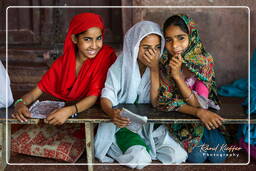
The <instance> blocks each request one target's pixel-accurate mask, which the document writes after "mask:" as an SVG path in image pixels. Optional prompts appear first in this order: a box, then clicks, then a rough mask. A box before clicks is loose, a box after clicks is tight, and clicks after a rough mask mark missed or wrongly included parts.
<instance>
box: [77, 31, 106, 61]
mask: <svg viewBox="0 0 256 171" xmlns="http://www.w3.org/2000/svg"><path fill="white" fill-rule="evenodd" d="M72 41H73V43H74V44H76V45H77V49H78V52H77V57H78V58H79V59H80V60H82V61H84V60H86V59H87V58H94V57H95V56H96V55H97V54H98V52H99V51H100V49H101V48H102V46H103V40H102V31H101V29H100V28H98V27H92V28H89V29H88V30H86V31H85V32H83V33H81V34H78V35H76V36H75V35H72Z"/></svg>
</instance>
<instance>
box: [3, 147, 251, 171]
mask: <svg viewBox="0 0 256 171" xmlns="http://www.w3.org/2000/svg"><path fill="white" fill-rule="evenodd" d="M85 159H86V153H84V154H83V155H82V156H81V158H80V159H79V160H78V164H79V163H86V160H85ZM96 162H97V161H96ZM246 162H247V153H245V152H244V151H241V152H240V153H239V157H238V158H235V157H230V158H228V159H227V160H226V164H228V163H230V164H237V163H246ZM10 163H37V164H40V163H53V164H54V163H56V164H57V163H60V162H59V161H56V160H52V159H45V158H40V157H32V156H27V155H22V154H18V153H12V154H11V159H10ZM97 163H98V162H97ZM154 164H159V165H151V166H147V167H145V168H144V169H143V171H169V170H171V171H181V170H182V171H210V170H222V171H226V170H232V171H233V170H234V171H235V170H237V171H243V170H244V171H245V170H246V171H250V170H254V171H255V170H256V161H254V160H252V161H251V163H250V164H249V165H244V166H238V165H226V166H223V165H215V166H210V165H172V166H167V165H161V164H160V163H158V162H154ZM58 170H61V171H70V170H72V171H86V170H87V166H86V165H80V166H79V165H70V166H64V165H60V166H56V165H48V166H44V165H41V166H36V165H8V166H7V167H6V169H5V171H58ZM94 170H95V171H131V170H133V169H130V168H127V167H125V166H120V165H97V166H94Z"/></svg>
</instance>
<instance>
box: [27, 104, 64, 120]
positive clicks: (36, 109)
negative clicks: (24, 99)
mask: <svg viewBox="0 0 256 171" xmlns="http://www.w3.org/2000/svg"><path fill="white" fill-rule="evenodd" d="M64 106H65V102H60V101H50V100H46V101H41V102H40V101H39V100H37V101H35V103H33V104H32V105H31V107H30V108H29V111H30V112H31V113H32V118H38V119H44V118H46V117H47V116H48V115H49V114H50V113H51V112H52V111H54V110H55V109H59V108H62V107H64Z"/></svg>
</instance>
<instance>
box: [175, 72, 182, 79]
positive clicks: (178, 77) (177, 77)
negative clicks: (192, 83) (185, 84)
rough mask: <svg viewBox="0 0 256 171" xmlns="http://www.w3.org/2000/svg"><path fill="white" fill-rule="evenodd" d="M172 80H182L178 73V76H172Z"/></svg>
mask: <svg viewBox="0 0 256 171" xmlns="http://www.w3.org/2000/svg"><path fill="white" fill-rule="evenodd" d="M173 79H174V80H175V81H181V80H182V77H181V74H180V73H179V74H176V75H174V76H173Z"/></svg>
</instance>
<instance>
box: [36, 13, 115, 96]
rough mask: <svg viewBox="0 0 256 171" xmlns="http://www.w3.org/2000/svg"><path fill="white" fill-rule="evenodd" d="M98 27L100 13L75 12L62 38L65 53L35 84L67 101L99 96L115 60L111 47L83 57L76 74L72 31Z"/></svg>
mask: <svg viewBox="0 0 256 171" xmlns="http://www.w3.org/2000/svg"><path fill="white" fill-rule="evenodd" d="M91 27H98V28H100V29H101V30H102V34H103V32H104V25H103V22H102V19H101V17H100V16H99V15H97V14H93V13H82V14H78V15H76V16H74V18H73V19H72V21H71V23H70V25H69V30H68V33H67V36H66V39H65V44H64V54H63V56H60V57H59V58H58V59H57V60H56V61H55V62H54V63H53V64H52V66H51V68H50V69H49V70H48V71H47V72H46V73H45V75H44V76H43V78H42V80H41V81H40V82H39V83H38V87H39V88H40V89H41V90H42V91H43V92H45V93H48V94H50V95H52V96H54V97H56V98H59V99H63V100H66V101H78V100H81V99H82V98H84V97H87V96H99V95H100V93H101V89H102V88H103V86H104V82H105V79H106V75H107V71H108V68H109V67H110V66H111V65H112V64H113V63H114V61H115V59H116V55H115V52H114V50H113V49H112V48H111V47H109V46H106V45H103V47H102V49H101V50H100V51H99V52H98V54H97V55H96V57H95V58H92V59H89V58H88V59H86V60H85V61H84V63H83V65H82V67H81V69H80V71H79V74H78V76H77V77H76V52H75V50H76V45H75V44H74V43H73V42H72V39H71V35H72V34H78V33H81V32H84V31H86V30H88V29H89V28H91Z"/></svg>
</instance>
